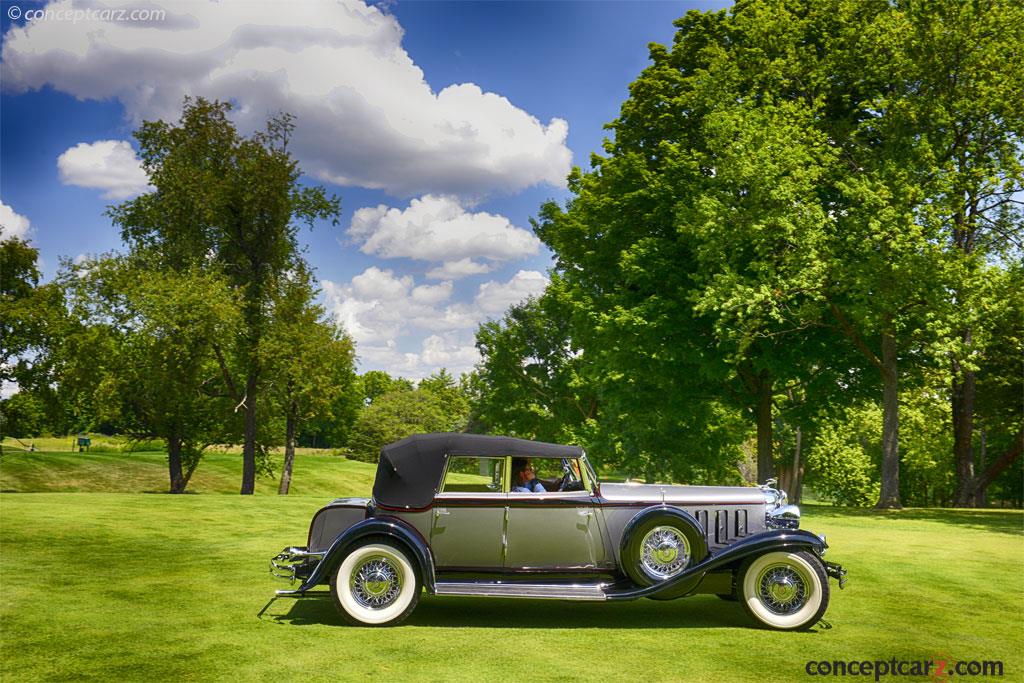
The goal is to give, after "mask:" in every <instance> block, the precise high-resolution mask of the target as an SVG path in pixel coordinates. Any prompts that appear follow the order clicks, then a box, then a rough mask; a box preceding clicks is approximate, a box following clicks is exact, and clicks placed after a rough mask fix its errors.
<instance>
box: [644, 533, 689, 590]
mask: <svg viewBox="0 0 1024 683" xmlns="http://www.w3.org/2000/svg"><path fill="white" fill-rule="evenodd" d="M689 561H690V542H689V541H688V540H686V536H685V535H684V534H683V532H682V531H680V530H679V529H677V528H676V527H674V526H656V527H654V528H653V529H651V530H650V531H648V532H647V534H645V535H644V538H643V540H642V541H641V542H640V565H641V566H642V567H643V570H644V573H645V574H647V575H648V576H649V577H651V578H652V579H654V580H656V581H664V580H665V579H668V578H671V577H673V576H675V575H676V574H678V573H679V572H681V571H682V570H683V568H684V567H686V563H687V562H689Z"/></svg>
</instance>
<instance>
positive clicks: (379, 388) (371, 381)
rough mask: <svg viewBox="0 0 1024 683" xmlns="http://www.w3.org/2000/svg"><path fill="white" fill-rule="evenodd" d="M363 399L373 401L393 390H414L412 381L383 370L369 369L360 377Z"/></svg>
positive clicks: (368, 401)
mask: <svg viewBox="0 0 1024 683" xmlns="http://www.w3.org/2000/svg"><path fill="white" fill-rule="evenodd" d="M359 383H360V386H361V387H362V394H363V400H364V401H365V402H367V403H368V404H369V403H373V402H374V401H375V400H377V398H378V397H380V396H383V395H384V394H386V393H388V392H391V391H412V389H413V386H412V382H410V381H409V380H407V379H405V378H404V377H392V376H391V375H389V374H388V373H386V372H384V371H383V370H368V371H367V372H365V373H363V374H362V375H361V376H360V377H359Z"/></svg>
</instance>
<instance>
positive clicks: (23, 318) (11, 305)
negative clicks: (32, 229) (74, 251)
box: [0, 238, 65, 434]
mask: <svg viewBox="0 0 1024 683" xmlns="http://www.w3.org/2000/svg"><path fill="white" fill-rule="evenodd" d="M38 257H39V251H38V250H37V249H36V248H35V247H32V246H31V245H30V244H29V243H28V242H26V241H24V240H21V239H18V238H8V239H3V240H2V241H0V385H5V384H7V383H13V384H16V385H17V386H18V388H19V391H20V392H32V393H33V394H34V397H33V399H32V400H29V398H28V395H27V394H26V395H25V396H23V397H21V398H19V399H18V400H17V401H15V402H14V403H5V406H4V409H3V412H4V417H3V418H2V419H0V432H6V433H11V432H10V431H9V430H10V429H13V428H15V427H18V428H20V429H27V428H31V431H37V430H38V429H41V428H42V425H43V422H44V421H45V418H44V417H43V416H41V415H40V414H39V412H38V411H39V410H41V409H45V406H44V403H45V402H44V401H43V400H42V397H41V396H40V395H39V394H40V393H41V392H45V391H46V390H47V389H48V387H47V386H46V382H45V377H46V374H47V363H48V349H49V347H50V346H51V344H52V343H53V341H54V333H55V332H56V331H57V330H58V329H59V328H60V327H61V326H62V325H63V323H64V318H65V311H64V308H63V301H62V298H61V293H60V290H59V288H58V287H56V286H54V285H52V284H44V285H40V284H39V279H40V273H39V267H38ZM30 416H31V419H30ZM5 425H6V426H5ZM25 433H26V434H27V433H28V432H25Z"/></svg>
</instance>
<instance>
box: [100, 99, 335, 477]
mask: <svg viewBox="0 0 1024 683" xmlns="http://www.w3.org/2000/svg"><path fill="white" fill-rule="evenodd" d="M230 109H231V107H230V105H229V104H227V103H224V102H210V101H206V100H204V99H201V98H199V99H186V100H185V104H184V109H183V112H182V115H181V119H180V120H179V121H178V122H177V123H176V124H175V123H167V122H164V121H147V122H144V123H143V124H142V126H141V127H140V128H139V130H137V131H136V133H135V138H136V139H137V140H138V142H139V153H140V157H141V159H142V165H143V168H144V169H145V171H146V173H147V174H148V176H149V180H150V183H151V184H152V185H153V186H154V187H155V191H153V192H151V193H148V194H144V195H142V196H140V197H138V198H136V199H133V200H130V201H127V202H125V203H123V204H121V205H119V206H116V207H113V208H112V209H111V211H110V214H111V216H112V218H113V219H114V222H115V223H116V224H117V225H119V226H120V227H121V232H122V237H123V238H124V240H125V241H126V242H127V243H128V244H129V245H130V247H131V249H132V250H133V252H135V253H139V254H142V253H145V254H147V258H149V259H151V260H152V261H153V262H154V263H155V264H156V265H157V266H158V267H159V268H166V269H170V270H174V271H178V272H184V271H187V270H188V269H190V268H197V267H203V268H210V269H215V270H216V271H217V272H219V273H221V274H222V275H223V276H224V278H226V280H227V282H228V283H229V284H230V286H231V287H232V288H233V289H234V290H235V291H236V292H237V293H238V297H239V300H240V302H241V321H240V323H239V325H238V327H237V330H236V335H234V336H235V337H236V338H237V342H238V343H237V344H234V345H233V348H234V349H235V351H236V353H235V357H234V358H233V359H232V358H229V357H228V353H227V349H225V348H222V347H221V346H220V345H217V346H216V347H215V351H216V352H217V358H218V361H219V363H220V366H221V370H222V373H223V377H224V383H225V386H226V387H227V391H228V393H229V394H231V396H232V398H233V399H234V400H235V402H236V405H237V406H238V409H239V410H240V411H242V416H243V426H242V438H243V466H242V484H241V492H242V493H243V494H251V493H252V492H253V490H254V487H255V477H256V469H257V455H258V453H261V452H265V448H262V447H261V446H262V444H261V443H260V442H259V441H260V433H259V430H258V424H257V415H258V407H259V403H260V397H261V393H262V391H263V389H264V379H265V377H264V374H263V367H262V362H261V354H260V350H259V349H260V344H261V342H262V341H263V339H264V338H265V337H266V335H267V330H268V328H269V326H270V325H271V321H272V317H273V300H274V293H275V284H276V283H277V282H278V280H279V278H281V277H282V276H283V275H284V273H285V272H287V271H288V270H289V269H291V268H292V266H293V265H294V263H295V260H296V256H297V249H298V247H297V243H296V231H297V227H296V226H297V224H299V223H306V224H310V225H311V224H312V222H313V221H314V220H317V219H334V220H336V217H337V215H338V211H339V202H338V200H337V199H336V198H334V197H329V196H327V195H326V194H325V192H324V190H323V189H322V188H318V187H309V186H304V185H302V184H300V183H299V177H300V174H301V172H300V169H299V167H298V165H297V163H296V161H295V160H294V159H293V158H292V156H291V154H290V152H289V150H288V141H289V137H290V134H291V131H292V122H291V118H290V117H289V116H287V115H284V114H282V115H280V116H276V117H273V118H271V119H270V120H269V121H268V122H267V125H266V128H265V129H264V130H261V131H257V132H256V133H254V134H253V135H251V136H244V135H241V134H240V133H239V132H238V131H237V129H236V128H235V126H234V124H233V123H232V122H231V120H230V119H229V117H228V114H229V111H230Z"/></svg>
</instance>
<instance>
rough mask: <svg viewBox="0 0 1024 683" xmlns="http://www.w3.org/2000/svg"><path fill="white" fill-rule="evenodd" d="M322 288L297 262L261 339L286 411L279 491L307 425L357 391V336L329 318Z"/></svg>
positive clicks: (329, 416)
mask: <svg viewBox="0 0 1024 683" xmlns="http://www.w3.org/2000/svg"><path fill="white" fill-rule="evenodd" d="M315 294H316V292H315V290H314V289H313V286H312V276H311V273H310V272H309V270H308V268H306V267H305V266H304V264H301V263H300V264H297V265H296V268H295V269H294V270H292V271H290V272H289V273H288V274H287V276H286V277H284V278H283V279H282V281H281V282H280V284H279V293H278V295H277V298H276V301H275V305H274V320H273V324H272V325H271V326H270V327H269V330H268V332H267V336H266V337H265V339H264V341H263V343H262V344H261V345H260V353H261V355H262V358H261V365H262V367H264V368H265V369H266V370H265V372H266V375H267V378H268V381H269V383H270V393H271V394H272V396H273V397H274V399H275V400H276V402H277V403H278V404H279V406H280V410H281V412H283V413H284V418H285V430H284V466H283V468H282V470H281V479H280V483H279V485H278V493H279V494H281V495H285V494H287V493H288V491H289V489H290V487H291V481H292V467H293V464H294V462H295V445H296V441H297V438H298V434H299V433H300V431H301V430H302V428H303V426H304V425H305V424H306V423H307V422H308V421H309V420H311V419H313V418H314V417H318V416H319V418H320V419H321V420H328V421H329V420H333V419H335V418H336V417H339V416H336V415H335V413H334V411H335V409H336V407H338V406H344V405H345V404H344V402H343V400H342V399H343V397H344V396H345V395H347V394H352V393H354V390H355V384H356V376H355V371H354V362H355V353H354V348H353V345H352V341H351V339H349V338H348V337H347V336H345V335H344V334H342V333H341V332H339V330H338V328H337V327H336V326H335V325H334V324H333V323H331V322H330V321H328V320H326V319H325V317H324V310H323V307H321V306H318V305H316V304H314V303H313V298H314V296H315Z"/></svg>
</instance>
